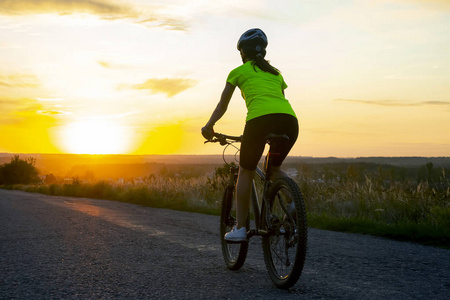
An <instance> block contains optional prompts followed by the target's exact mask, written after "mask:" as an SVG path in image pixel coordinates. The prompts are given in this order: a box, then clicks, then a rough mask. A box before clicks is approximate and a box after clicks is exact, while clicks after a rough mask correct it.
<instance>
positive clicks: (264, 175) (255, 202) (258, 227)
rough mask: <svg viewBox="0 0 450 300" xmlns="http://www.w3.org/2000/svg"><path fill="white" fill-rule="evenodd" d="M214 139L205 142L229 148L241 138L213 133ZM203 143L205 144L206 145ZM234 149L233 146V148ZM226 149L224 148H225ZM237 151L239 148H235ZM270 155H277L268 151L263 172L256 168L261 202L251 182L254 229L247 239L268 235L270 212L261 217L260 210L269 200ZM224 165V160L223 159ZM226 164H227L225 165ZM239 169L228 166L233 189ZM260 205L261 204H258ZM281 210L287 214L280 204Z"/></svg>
mask: <svg viewBox="0 0 450 300" xmlns="http://www.w3.org/2000/svg"><path fill="white" fill-rule="evenodd" d="M214 137H215V139H212V140H209V141H207V142H219V143H220V144H221V145H222V146H229V145H231V144H232V142H230V141H229V140H231V141H235V142H240V141H241V138H242V137H236V136H228V135H224V134H220V133H215V134H214ZM207 142H205V143H207ZM234 147H235V146H234ZM225 148H226V147H225ZM235 148H236V149H237V150H238V151H239V148H237V147H235ZM272 155H277V154H276V153H271V152H270V150H269V151H268V153H267V155H266V161H265V163H264V165H265V170H266V171H265V172H264V171H263V170H261V168H259V167H258V166H257V167H256V171H255V173H256V176H257V177H259V178H260V180H261V181H262V182H263V193H262V201H259V199H258V194H257V191H256V183H255V179H253V182H252V195H251V202H252V205H251V206H252V209H253V214H254V218H255V228H254V229H250V231H249V232H248V233H247V237H248V238H250V237H252V236H255V235H259V236H266V235H268V234H269V232H268V230H267V228H271V226H272V224H271V221H270V219H271V215H270V210H269V209H266V210H265V211H266V215H265V216H262V209H263V205H265V206H266V207H269V205H270V204H269V199H267V194H268V191H269V188H270V185H271V181H270V174H271V171H272V170H271V169H272ZM224 157H225V149H224ZM224 161H225V163H227V162H226V160H225V158H224ZM227 164H228V163H227ZM238 170H239V168H238V167H237V166H234V167H233V166H230V172H231V176H230V185H233V186H234V187H235V186H236V181H237V173H238ZM260 203H261V204H260ZM281 206H282V209H283V210H284V211H285V212H286V213H287V209H286V207H285V206H284V205H283V204H281ZM264 217H265V221H266V223H265V224H266V225H267V226H266V228H262V224H263V218H264Z"/></svg>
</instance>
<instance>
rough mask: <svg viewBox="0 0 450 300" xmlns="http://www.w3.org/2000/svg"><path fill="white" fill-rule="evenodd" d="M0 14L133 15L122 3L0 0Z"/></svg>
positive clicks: (89, 0)
mask: <svg viewBox="0 0 450 300" xmlns="http://www.w3.org/2000/svg"><path fill="white" fill-rule="evenodd" d="M0 13H2V14H6V15H24V14H39V13H56V14H60V15H64V14H72V13H91V14H97V15H100V16H104V17H111V18H114V17H125V16H132V15H134V14H135V13H134V12H133V10H132V8H131V7H130V6H128V5H125V4H124V3H121V2H118V1H106V0H14V1H12V0H0Z"/></svg>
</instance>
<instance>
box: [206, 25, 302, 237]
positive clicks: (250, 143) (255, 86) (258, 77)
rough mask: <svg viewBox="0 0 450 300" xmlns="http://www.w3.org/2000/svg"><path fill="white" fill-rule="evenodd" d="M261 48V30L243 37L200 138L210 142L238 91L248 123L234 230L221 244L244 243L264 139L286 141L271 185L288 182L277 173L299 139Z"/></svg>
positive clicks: (282, 84) (280, 87)
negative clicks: (282, 137)
mask: <svg viewBox="0 0 450 300" xmlns="http://www.w3.org/2000/svg"><path fill="white" fill-rule="evenodd" d="M266 47H267V36H266V35H265V33H264V32H263V31H262V30H261V29H258V28H254V29H250V30H247V31H246V32H244V34H242V36H241V37H240V39H239V41H238V43H237V49H238V51H239V52H240V54H241V57H242V62H243V65H241V66H239V67H237V68H236V69H234V70H232V71H231V72H230V74H229V75H228V78H227V82H226V85H225V88H224V90H223V92H222V96H221V98H220V101H219V103H218V105H217V107H216V108H215V110H214V112H213V113H212V115H211V118H210V119H209V121H208V123H207V124H206V125H205V126H204V127H203V128H202V134H203V136H204V137H205V138H206V139H211V138H212V137H213V134H214V130H213V127H214V124H215V123H216V122H217V121H218V120H219V119H220V118H221V117H222V116H223V115H224V113H225V112H226V110H227V107H228V103H229V102H230V99H231V97H232V95H233V92H234V90H235V88H236V86H237V87H239V89H240V90H241V94H242V97H243V98H244V100H245V104H246V106H247V117H246V123H245V128H244V134H243V136H242V143H241V152H240V160H239V175H238V181H237V185H236V216H237V224H236V226H235V227H234V228H233V229H232V231H230V232H228V233H226V234H225V240H228V241H234V242H240V241H245V240H247V231H246V228H245V225H246V221H247V214H248V210H249V207H250V197H251V191H252V188H251V187H252V181H253V178H254V175H255V170H256V166H257V164H258V162H259V160H260V159H261V156H262V154H263V152H264V147H265V144H266V139H265V138H266V136H267V135H268V134H270V133H274V134H284V135H287V136H288V137H289V144H287V145H284V147H283V148H284V149H277V151H276V152H277V153H279V155H277V156H276V158H275V160H274V163H273V168H272V176H273V178H274V179H276V178H278V177H282V176H287V175H286V173H284V172H283V171H282V170H280V166H281V164H282V162H283V160H284V159H285V158H286V156H287V155H288V153H289V151H290V150H291V148H292V146H293V145H294V143H295V141H296V140H297V136H298V121H297V117H296V115H295V112H294V110H293V109H292V107H291V105H290V103H289V101H288V100H286V98H285V96H284V89H286V88H287V85H286V83H285V82H284V79H283V77H282V76H281V74H280V72H279V71H278V70H277V69H276V68H274V67H273V66H271V65H270V64H269V62H268V61H267V60H265V59H264V57H265V55H266Z"/></svg>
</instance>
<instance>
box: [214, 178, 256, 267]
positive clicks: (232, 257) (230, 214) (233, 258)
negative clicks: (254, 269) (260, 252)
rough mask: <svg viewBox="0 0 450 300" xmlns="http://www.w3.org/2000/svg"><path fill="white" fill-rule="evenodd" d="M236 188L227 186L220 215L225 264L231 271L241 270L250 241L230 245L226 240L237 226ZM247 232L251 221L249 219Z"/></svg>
mask: <svg viewBox="0 0 450 300" xmlns="http://www.w3.org/2000/svg"><path fill="white" fill-rule="evenodd" d="M233 193H234V186H227V187H226V188H225V191H224V193H223V198H222V209H221V213H220V243H221V246H222V255H223V259H224V261H225V264H226V265H227V267H228V268H229V269H230V270H233V271H236V270H239V269H240V268H241V267H242V266H243V265H244V262H245V259H246V257H247V251H248V241H246V242H240V243H230V242H227V241H226V240H225V238H224V236H225V233H227V232H229V231H231V229H232V228H233V227H234V226H235V225H236V222H237V221H236V207H235V206H236V205H235V201H234V197H233ZM246 225H247V226H246V227H247V230H248V229H249V227H250V221H249V220H248V218H247V224H246Z"/></svg>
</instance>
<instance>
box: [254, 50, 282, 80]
mask: <svg viewBox="0 0 450 300" xmlns="http://www.w3.org/2000/svg"><path fill="white" fill-rule="evenodd" d="M264 52H265V51H264ZM252 64H253V68H255V65H257V66H258V68H260V69H261V70H262V71H264V72H269V73H270V74H273V75H278V74H280V71H279V70H278V69H277V68H275V67H274V66H272V65H271V64H270V63H269V61H267V60H265V59H264V57H263V56H262V54H261V53H258V54H257V55H256V57H255V59H253V60H252Z"/></svg>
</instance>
